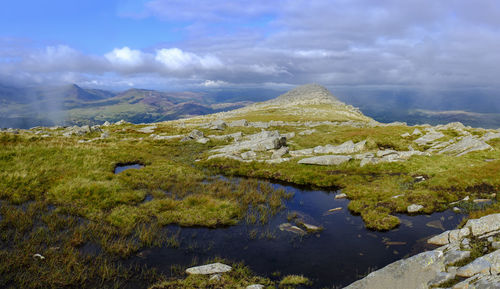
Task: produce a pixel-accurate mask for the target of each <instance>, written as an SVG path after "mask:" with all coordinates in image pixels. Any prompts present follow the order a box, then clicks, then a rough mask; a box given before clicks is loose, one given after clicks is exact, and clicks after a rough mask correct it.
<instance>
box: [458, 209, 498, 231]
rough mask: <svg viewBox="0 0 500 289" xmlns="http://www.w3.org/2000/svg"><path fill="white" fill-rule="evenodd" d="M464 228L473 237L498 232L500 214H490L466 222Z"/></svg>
mask: <svg viewBox="0 0 500 289" xmlns="http://www.w3.org/2000/svg"><path fill="white" fill-rule="evenodd" d="M465 227H466V228H469V229H470V231H471V233H472V235H473V236H479V235H483V234H486V233H489V232H492V231H497V230H500V214H491V215H487V216H484V217H481V218H479V219H472V220H468V221H467V223H466V224H465Z"/></svg>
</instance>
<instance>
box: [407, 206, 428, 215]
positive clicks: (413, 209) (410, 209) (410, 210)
mask: <svg viewBox="0 0 500 289" xmlns="http://www.w3.org/2000/svg"><path fill="white" fill-rule="evenodd" d="M423 208H424V206H422V205H416V204H411V205H409V206H408V207H407V208H406V210H407V211H408V213H418V212H420V211H421V210H422V209H423Z"/></svg>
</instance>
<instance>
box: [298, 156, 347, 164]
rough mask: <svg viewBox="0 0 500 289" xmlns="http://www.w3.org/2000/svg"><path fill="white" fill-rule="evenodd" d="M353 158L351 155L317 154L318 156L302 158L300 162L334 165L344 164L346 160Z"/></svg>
mask: <svg viewBox="0 0 500 289" xmlns="http://www.w3.org/2000/svg"><path fill="white" fill-rule="evenodd" d="M351 159H352V157H351V156H342V155H325V156H317V157H311V158H305V159H301V160H300V161H299V162H298V163H299V164H307V165H321V166H332V165H340V164H343V163H345V162H348V161H350V160H351Z"/></svg>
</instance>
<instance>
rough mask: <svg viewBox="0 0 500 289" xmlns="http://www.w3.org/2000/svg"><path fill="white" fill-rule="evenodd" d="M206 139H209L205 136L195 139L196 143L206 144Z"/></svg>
mask: <svg viewBox="0 0 500 289" xmlns="http://www.w3.org/2000/svg"><path fill="white" fill-rule="evenodd" d="M208 141H210V139H209V138H206V137H202V138H199V139H197V140H196V142H197V143H201V144H206V143H208Z"/></svg>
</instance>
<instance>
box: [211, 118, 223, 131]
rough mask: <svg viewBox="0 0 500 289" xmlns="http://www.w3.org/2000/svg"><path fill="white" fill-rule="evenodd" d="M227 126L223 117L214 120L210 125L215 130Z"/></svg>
mask: <svg viewBox="0 0 500 289" xmlns="http://www.w3.org/2000/svg"><path fill="white" fill-rule="evenodd" d="M226 127H227V124H226V122H225V121H223V120H221V119H218V120H214V121H212V122H211V123H210V125H209V128H210V129H213V130H224V129H225V128H226Z"/></svg>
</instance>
